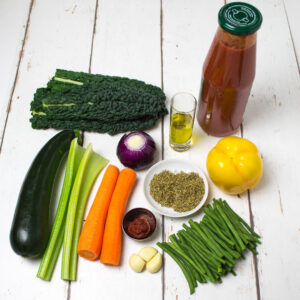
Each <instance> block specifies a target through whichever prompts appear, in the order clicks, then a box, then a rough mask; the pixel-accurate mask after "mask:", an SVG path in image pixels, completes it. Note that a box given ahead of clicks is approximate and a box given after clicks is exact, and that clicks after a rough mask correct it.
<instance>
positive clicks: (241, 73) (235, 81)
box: [197, 2, 262, 136]
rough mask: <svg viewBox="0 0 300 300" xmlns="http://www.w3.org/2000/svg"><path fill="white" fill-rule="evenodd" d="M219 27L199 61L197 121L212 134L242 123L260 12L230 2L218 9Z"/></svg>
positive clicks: (229, 130)
mask: <svg viewBox="0 0 300 300" xmlns="http://www.w3.org/2000/svg"><path fill="white" fill-rule="evenodd" d="M218 20H219V27H218V29H217V32H216V34H215V37H214V40H213V43H212V45H211V47H210V49H209V52H208V55H207V57H206V60H205V62H204V65H203V74H202V86H201V91H200V95H199V101H198V111H197V121H198V123H199V125H200V126H201V127H202V129H203V130H204V131H205V132H206V133H208V134H210V135H214V136H226V135H230V134H232V133H234V132H235V131H236V130H237V129H238V128H239V126H240V125H241V123H242V119H243V114H244V111H245V108H246V104H247V101H248V97H249V94H250V90H251V87H252V83H253V80H254V77H255V64H256V31H257V30H258V29H259V28H260V26H261V23H262V15H261V13H260V12H259V10H258V9H257V8H255V7H254V6H252V5H250V4H247V3H243V2H233V3H229V4H226V5H225V6H223V7H222V8H221V10H220V11H219V16H218Z"/></svg>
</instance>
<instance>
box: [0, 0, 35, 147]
mask: <svg viewBox="0 0 300 300" xmlns="http://www.w3.org/2000/svg"><path fill="white" fill-rule="evenodd" d="M30 5H31V1H30V0H27V1H17V0H12V1H1V2H0V28H1V31H0V41H1V47H0V66H1V69H0V82H1V89H0V145H1V141H2V136H3V132H4V128H5V123H6V120H7V115H8V113H9V110H10V101H11V95H12V92H13V90H14V86H15V81H16V80H17V78H16V77H17V71H18V66H19V62H20V59H21V56H22V47H23V45H24V43H25V41H24V35H25V32H26V28H27V27H26V25H27V21H28V15H29V14H30V8H31V7H30ZM0 150H1V146H0Z"/></svg>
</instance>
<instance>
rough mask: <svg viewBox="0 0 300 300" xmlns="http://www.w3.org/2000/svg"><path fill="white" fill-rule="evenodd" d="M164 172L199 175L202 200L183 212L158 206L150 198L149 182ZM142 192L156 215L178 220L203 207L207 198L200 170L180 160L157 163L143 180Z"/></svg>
mask: <svg viewBox="0 0 300 300" xmlns="http://www.w3.org/2000/svg"><path fill="white" fill-rule="evenodd" d="M164 170H168V171H170V172H173V173H179V172H180V171H183V172H185V173H188V172H196V173H198V174H199V176H200V177H201V178H202V179H203V182H204V188H205V189H204V195H203V198H202V199H201V201H200V203H199V204H198V205H197V206H196V207H195V208H193V209H192V210H189V211H185V212H177V211H175V210H174V209H173V208H172V207H164V206H162V205H160V204H159V203H158V202H156V201H155V200H154V199H153V198H152V196H151V195H150V182H151V180H152V178H153V176H154V175H155V174H157V173H160V172H162V171H164ZM144 192H145V196H146V199H147V200H148V202H149V203H150V205H151V206H152V207H153V208H154V209H155V210H156V211H157V212H158V213H160V214H161V215H164V216H168V217H173V218H180V217H185V216H188V215H191V214H193V213H195V212H196V211H197V210H199V209H200V208H201V207H202V206H203V204H204V203H205V201H206V198H207V196H208V183H207V179H206V177H205V175H204V173H203V172H202V170H201V169H200V168H199V167H197V166H196V165H195V164H193V163H192V162H190V161H187V160H182V159H168V160H162V161H160V162H158V163H157V164H155V165H154V166H152V167H151V168H150V169H149V170H148V172H147V174H146V177H145V180H144Z"/></svg>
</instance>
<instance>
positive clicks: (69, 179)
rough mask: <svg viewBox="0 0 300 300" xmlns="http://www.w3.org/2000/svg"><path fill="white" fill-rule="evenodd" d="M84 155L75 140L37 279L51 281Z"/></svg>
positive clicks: (82, 149)
mask: <svg viewBox="0 0 300 300" xmlns="http://www.w3.org/2000/svg"><path fill="white" fill-rule="evenodd" d="M83 153H84V148H82V147H80V146H79V145H78V143H77V138H74V139H73V141H72V143H71V146H70V151H69V154H68V160H67V166H66V171H65V177H64V182H63V187H62V191H61V195H60V199H59V203H58V207H57V211H56V215H55V219H54V223H53V227H52V231H51V235H50V238H49V241H48V244H47V248H46V250H45V252H44V255H43V258H42V261H41V263H40V267H39V270H38V273H37V277H39V278H41V279H43V280H47V281H49V280H50V279H51V276H52V273H53V270H54V267H55V264H56V261H57V257H58V254H59V251H60V249H61V245H62V241H63V236H64V229H65V220H66V215H67V208H68V202H69V196H70V193H71V189H72V185H73V182H74V179H75V175H76V173H77V170H78V167H79V163H80V161H81V159H82V156H83Z"/></svg>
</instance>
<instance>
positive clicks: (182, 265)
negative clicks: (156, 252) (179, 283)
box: [156, 242, 195, 294]
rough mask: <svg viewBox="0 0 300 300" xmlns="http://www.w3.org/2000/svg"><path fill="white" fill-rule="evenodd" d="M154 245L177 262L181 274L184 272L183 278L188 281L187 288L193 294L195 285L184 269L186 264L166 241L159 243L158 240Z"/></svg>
mask: <svg viewBox="0 0 300 300" xmlns="http://www.w3.org/2000/svg"><path fill="white" fill-rule="evenodd" d="M156 245H157V246H158V247H160V248H161V249H162V250H163V251H165V252H166V253H168V254H169V255H170V256H171V257H172V258H173V260H174V261H175V262H176V263H177V265H178V266H179V267H180V269H181V270H182V272H183V274H184V276H185V278H186V280H187V282H188V285H189V288H190V294H193V293H194V292H195V286H194V284H193V281H192V278H191V275H190V274H189V272H188V271H187V269H186V266H185V265H184V264H183V263H182V261H181V260H180V259H179V258H178V257H177V255H176V253H175V252H174V251H173V250H172V248H171V247H169V245H168V244H167V243H160V242H158V243H156Z"/></svg>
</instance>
